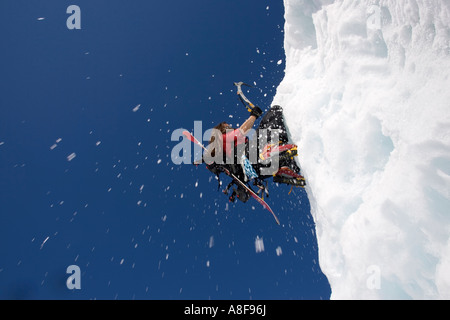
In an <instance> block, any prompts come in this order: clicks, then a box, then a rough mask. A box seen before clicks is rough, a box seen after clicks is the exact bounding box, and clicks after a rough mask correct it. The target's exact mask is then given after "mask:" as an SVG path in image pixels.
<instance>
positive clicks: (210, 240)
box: [209, 236, 214, 248]
mask: <svg viewBox="0 0 450 320" xmlns="http://www.w3.org/2000/svg"><path fill="white" fill-rule="evenodd" d="M209 247H210V248H212V247H214V236H211V237H209Z"/></svg>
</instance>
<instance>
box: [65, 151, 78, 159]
mask: <svg viewBox="0 0 450 320" xmlns="http://www.w3.org/2000/svg"><path fill="white" fill-rule="evenodd" d="M76 156H77V154H76V153H75V152H73V153H71V154H69V155H68V156H67V161H72V160H73V159H75V157H76Z"/></svg>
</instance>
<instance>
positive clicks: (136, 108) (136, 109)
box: [133, 104, 141, 112]
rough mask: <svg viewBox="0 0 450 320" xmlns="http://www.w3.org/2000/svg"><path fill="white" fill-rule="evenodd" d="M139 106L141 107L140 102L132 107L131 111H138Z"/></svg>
mask: <svg viewBox="0 0 450 320" xmlns="http://www.w3.org/2000/svg"><path fill="white" fill-rule="evenodd" d="M140 107H141V104H138V105H137V106H136V107H134V108H133V112H136V111H138V110H139V108H140Z"/></svg>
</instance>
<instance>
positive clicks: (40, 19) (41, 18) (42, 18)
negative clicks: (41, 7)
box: [37, 17, 45, 21]
mask: <svg viewBox="0 0 450 320" xmlns="http://www.w3.org/2000/svg"><path fill="white" fill-rule="evenodd" d="M37 19H38V21H42V20H44V19H45V17H40V18H37Z"/></svg>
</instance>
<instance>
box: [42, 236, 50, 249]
mask: <svg viewBox="0 0 450 320" xmlns="http://www.w3.org/2000/svg"><path fill="white" fill-rule="evenodd" d="M49 238H50V237H47V238H45V240H44V242H42V244H41V250H42V247H44V244H45V243H46V242H47V240H48V239H49Z"/></svg>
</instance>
